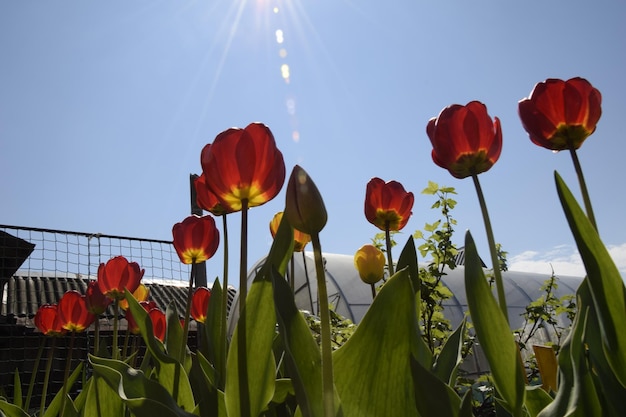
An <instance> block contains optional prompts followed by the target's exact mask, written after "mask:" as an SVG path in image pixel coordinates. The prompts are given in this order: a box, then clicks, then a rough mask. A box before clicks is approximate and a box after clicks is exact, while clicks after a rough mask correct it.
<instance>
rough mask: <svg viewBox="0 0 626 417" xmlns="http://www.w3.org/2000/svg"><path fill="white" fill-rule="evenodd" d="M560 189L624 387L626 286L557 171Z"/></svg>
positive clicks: (611, 362)
mask: <svg viewBox="0 0 626 417" xmlns="http://www.w3.org/2000/svg"><path fill="white" fill-rule="evenodd" d="M554 175H555V180H556V185H557V191H558V194H559V198H560V200H561V205H562V206H563V210H564V212H565V217H566V218H567V221H568V223H569V226H570V229H571V231H572V234H573V235H574V239H575V241H576V245H577V247H578V251H579V252H580V256H581V257H582V260H583V263H584V264H585V269H586V271H587V278H588V280H589V286H590V289H591V295H592V297H593V303H594V305H595V309H596V311H597V315H598V321H599V324H600V330H601V334H602V344H603V346H604V350H605V353H606V358H607V361H608V363H609V365H610V366H611V368H612V369H613V371H614V372H615V376H616V378H617V379H618V380H619V382H620V384H621V385H622V387H626V332H624V331H623V329H624V327H625V326H626V295H625V293H626V288H625V287H624V281H623V279H622V276H621V275H620V273H619V270H618V269H617V267H616V266H615V263H614V262H613V259H611V256H610V255H609V252H608V251H607V249H606V247H605V246H604V244H603V243H602V241H601V240H600V236H599V235H598V233H597V231H596V230H595V228H594V227H593V225H592V224H591V222H590V221H589V219H588V218H587V216H586V215H585V213H584V212H583V210H582V209H581V208H580V206H579V205H578V203H577V202H576V199H575V198H574V196H573V195H572V193H571V191H570V190H569V188H568V187H567V185H566V184H565V182H564V181H563V179H562V178H561V176H560V175H559V174H558V173H557V172H555V174H554Z"/></svg>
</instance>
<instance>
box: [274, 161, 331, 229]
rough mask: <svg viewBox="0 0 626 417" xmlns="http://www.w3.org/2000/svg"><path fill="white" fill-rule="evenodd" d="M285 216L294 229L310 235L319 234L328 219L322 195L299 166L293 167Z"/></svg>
mask: <svg viewBox="0 0 626 417" xmlns="http://www.w3.org/2000/svg"><path fill="white" fill-rule="evenodd" d="M285 216H287V220H288V221H289V223H290V224H291V225H292V226H293V228H294V229H297V230H299V231H301V232H304V233H308V234H310V235H312V234H317V233H319V232H320V231H321V230H322V229H323V228H324V226H325V225H326V220H327V219H328V215H327V213H326V207H325V206H324V200H323V199H322V195H321V194H320V192H319V190H318V189H317V187H316V186H315V183H314V182H313V180H312V179H311V177H309V174H307V173H306V171H305V170H304V169H302V168H301V167H300V166H299V165H296V166H294V167H293V170H292V171H291V176H290V177H289V183H288V184H287V196H286V202H285Z"/></svg>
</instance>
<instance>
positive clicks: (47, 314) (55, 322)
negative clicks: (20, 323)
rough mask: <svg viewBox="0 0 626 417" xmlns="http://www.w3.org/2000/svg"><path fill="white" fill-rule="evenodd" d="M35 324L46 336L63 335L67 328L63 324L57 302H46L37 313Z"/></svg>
mask: <svg viewBox="0 0 626 417" xmlns="http://www.w3.org/2000/svg"><path fill="white" fill-rule="evenodd" d="M34 321H35V326H37V328H38V329H39V331H41V333H43V334H44V335H46V336H62V335H63V334H65V332H66V330H65V329H64V328H63V327H62V326H61V322H60V321H59V315H58V306H57V305H56V304H44V305H42V306H41V307H39V309H38V310H37V313H35V319H34Z"/></svg>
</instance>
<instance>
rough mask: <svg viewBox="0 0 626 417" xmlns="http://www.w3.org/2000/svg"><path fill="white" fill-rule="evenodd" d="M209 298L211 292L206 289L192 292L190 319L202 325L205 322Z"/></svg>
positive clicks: (199, 288)
mask: <svg viewBox="0 0 626 417" xmlns="http://www.w3.org/2000/svg"><path fill="white" fill-rule="evenodd" d="M210 298H211V290H209V289H208V288H207V287H198V288H196V290H195V291H194V292H193V297H192V298H191V317H193V319H194V320H195V321H197V322H198V323H204V321H205V320H206V314H207V310H208V309H209V299H210Z"/></svg>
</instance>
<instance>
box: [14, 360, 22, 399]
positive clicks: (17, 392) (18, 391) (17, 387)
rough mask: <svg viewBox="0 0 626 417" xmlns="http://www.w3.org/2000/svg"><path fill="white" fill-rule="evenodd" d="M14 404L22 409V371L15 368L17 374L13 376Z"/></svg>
mask: <svg viewBox="0 0 626 417" xmlns="http://www.w3.org/2000/svg"><path fill="white" fill-rule="evenodd" d="M13 404H15V405H16V406H18V407H19V408H22V406H23V403H22V381H20V371H19V369H17V368H15V373H14V374H13Z"/></svg>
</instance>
